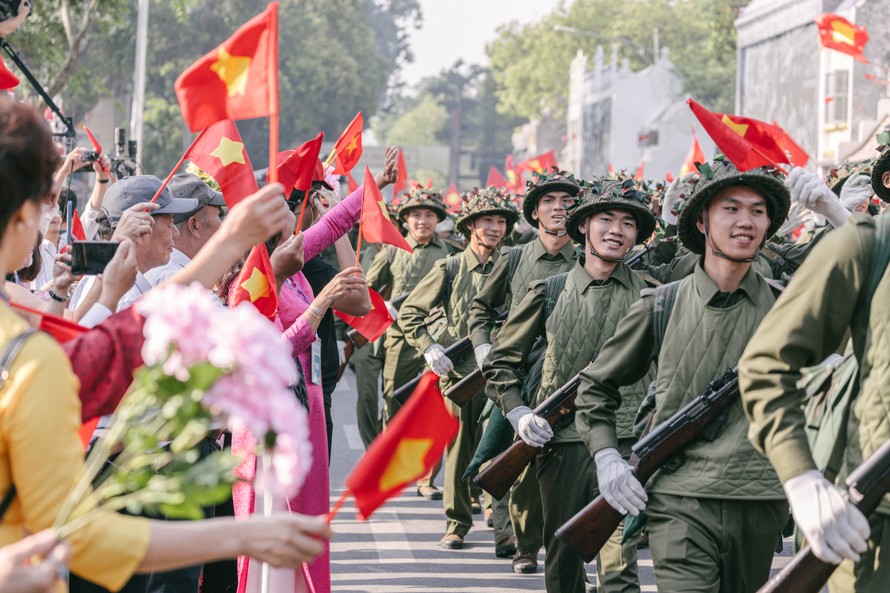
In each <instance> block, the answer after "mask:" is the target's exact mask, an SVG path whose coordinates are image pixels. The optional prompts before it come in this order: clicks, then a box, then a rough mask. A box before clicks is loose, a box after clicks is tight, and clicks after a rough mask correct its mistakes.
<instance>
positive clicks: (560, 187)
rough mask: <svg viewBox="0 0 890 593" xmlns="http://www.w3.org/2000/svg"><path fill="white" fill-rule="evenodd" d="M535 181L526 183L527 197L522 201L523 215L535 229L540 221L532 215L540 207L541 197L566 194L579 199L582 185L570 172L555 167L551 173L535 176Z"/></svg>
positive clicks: (535, 174) (536, 174)
mask: <svg viewBox="0 0 890 593" xmlns="http://www.w3.org/2000/svg"><path fill="white" fill-rule="evenodd" d="M533 175H534V179H531V180H529V181H528V182H527V183H526V192H525V197H524V198H523V200H522V214H523V216H525V219H526V220H527V221H528V223H529V224H530V225H532V226H533V227H536V228H537V226H538V221H537V220H535V219H534V218H532V213H533V212H534V211H535V209H536V208H537V207H538V202H539V201H540V199H541V196H543V195H545V194H548V193H550V192H566V193H567V194H569V195H571V196H573V197H577V196H578V192H580V191H581V184H580V183H579V182H578V181H577V180H576V179H575V176H574V175H573V174H572V173H569V172H568V171H559V170H557V169H556V167H554V168H553V169H551V171H550V172H549V173H548V172H546V171H545V172H543V173H537V172H535V173H534V174H533Z"/></svg>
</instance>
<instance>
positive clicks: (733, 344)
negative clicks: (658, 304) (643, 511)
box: [576, 265, 783, 500]
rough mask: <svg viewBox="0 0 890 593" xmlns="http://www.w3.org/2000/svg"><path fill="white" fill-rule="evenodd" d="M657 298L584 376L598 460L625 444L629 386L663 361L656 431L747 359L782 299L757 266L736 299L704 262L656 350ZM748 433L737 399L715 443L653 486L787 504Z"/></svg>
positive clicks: (644, 304) (584, 406) (687, 454)
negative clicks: (622, 429) (619, 417)
mask: <svg viewBox="0 0 890 593" xmlns="http://www.w3.org/2000/svg"><path fill="white" fill-rule="evenodd" d="M653 293H654V291H649V290H647V291H644V292H643V295H642V298H641V299H640V300H639V301H637V302H636V303H634V304H633V305H632V306H631V308H630V310H629V311H628V313H627V315H626V316H625V317H624V319H622V321H621V322H620V323H619V325H618V328H617V329H616V331H615V334H614V336H612V338H611V339H610V340H609V341H608V342H606V344H605V345H604V346H603V348H602V349H601V350H600V354H599V357H598V358H597V359H596V361H595V362H594V363H593V364H592V365H590V366H588V367H587V368H585V369H584V370H583V371H582V373H581V386H580V388H579V389H578V398H577V400H576V403H577V408H578V411H577V413H576V425H577V427H578V430H579V432H580V433H581V435H582V437H583V439H584V442H585V443H586V444H587V447H588V449H589V450H590V452H591V454H594V453H596V452H597V451H599V450H600V449H604V448H607V447H616V448H617V446H618V441H617V434H616V411H617V410H619V409H620V407H621V404H622V394H621V392H620V391H619V388H620V387H622V386H624V385H630V384H633V383H635V382H637V381H639V380H640V379H641V378H642V377H644V376H645V374H646V372H647V371H648V369H649V365H650V364H651V363H652V361H656V362H657V367H658V371H657V377H656V396H655V397H656V414H655V418H654V421H653V425H658V424H659V423H661V422H663V421H664V420H665V419H667V418H669V417H670V416H671V415H672V414H673V413H674V412H676V411H677V410H678V409H680V408H681V407H682V406H683V405H685V404H686V403H688V402H689V401H690V400H692V399H693V398H695V397H696V396H698V395H699V394H700V393H702V392H703V391H704V390H705V388H706V387H707V385H708V383H709V382H710V381H712V380H713V379H715V378H716V377H718V376H720V375H721V374H722V373H723V372H724V371H726V370H727V369H729V368H732V367H733V366H735V365H736V364H737V363H738V360H739V357H740V356H741V354H742V351H743V350H744V347H745V344H746V343H747V342H748V339H749V338H750V337H751V335H752V334H753V333H754V331H755V330H756V329H757V326H758V325H759V324H760V321H761V320H762V319H763V318H764V317H765V316H766V314H767V312H768V311H769V308H770V307H771V306H772V304H773V303H774V302H775V297H774V295H773V293H772V290H771V289H770V287H769V286H768V285H767V283H766V281H765V280H764V278H763V277H761V276H760V275H759V274H757V273H756V272H755V271H754V270H753V269H749V270H748V273H747V274H746V275H745V277H744V278H743V280H742V282H741V285H740V286H739V288H738V290H736V291H734V292H732V293H729V294H727V293H721V292H720V291H719V288H718V287H717V285H716V284H715V283H714V281H713V280H711V278H710V277H709V276H708V275H707V273H705V271H704V269H703V268H702V266H701V265H697V266H696V267H695V270H694V272H693V274H692V275H691V276H688V277H687V278H685V279H683V280H682V281H680V283H679V285H678V288H677V294H676V300H675V301H674V304H673V308H672V311H671V315H670V320H669V322H668V325H667V328H666V330H665V335H664V341H663V343H662V346H661V348H660V351H656V350H657V346H656V343H655V330H654V328H655V325H654V321H655V315H654V305H655V299H654V296H653ZM747 431H748V421H747V419H746V418H745V416H744V413H743V411H742V406H741V402H738V401H737V402H735V403H734V404H732V405H731V406H730V407H729V409H728V414H727V417H726V420H725V422H724V423H723V425H722V426H721V428H720V429H719V431H718V432H717V434H716V438H715V440H714V441H713V442H708V441H706V440H704V439H698V440H696V441H694V442H693V443H691V444H690V445H689V446H687V447H686V448H685V449H684V451H683V459H684V462H683V463H682V465H679V467H678V468H676V469H675V470H674V471H672V472H670V473H668V472H666V471H662V472H659V473H658V474H656V476H655V477H654V478H653V480H652V482H651V483H650V484H649V486H648V487H647V489H649V490H650V491H652V492H660V493H664V494H674V495H680V496H697V497H703V498H723V499H742V500H778V499H781V498H783V493H782V489H781V486H780V485H779V482H778V480H777V478H776V475H775V473H774V471H773V470H772V468H771V467H770V465H769V463H768V462H767V460H766V459H764V458H763V457H762V456H761V455H760V454H759V453H757V451H755V450H754V448H753V447H752V446H751V443H750V442H748V439H747Z"/></svg>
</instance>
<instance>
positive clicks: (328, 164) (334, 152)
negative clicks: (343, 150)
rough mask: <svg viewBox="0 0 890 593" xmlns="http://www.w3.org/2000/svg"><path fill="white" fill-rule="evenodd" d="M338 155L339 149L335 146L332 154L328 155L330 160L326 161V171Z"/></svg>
mask: <svg viewBox="0 0 890 593" xmlns="http://www.w3.org/2000/svg"><path fill="white" fill-rule="evenodd" d="M336 155H337V147H336V146H334V148H332V149H331V154H329V155H328V158H326V159H325V160H324V168H325V169H327V168H328V167H329V166H330V164H331V162H333V160H334V157H335V156H336Z"/></svg>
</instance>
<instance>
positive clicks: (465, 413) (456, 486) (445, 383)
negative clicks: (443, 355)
mask: <svg viewBox="0 0 890 593" xmlns="http://www.w3.org/2000/svg"><path fill="white" fill-rule="evenodd" d="M458 367H460V368H455V371H453V372H451V373H449V374H448V376H447V377H443V378H442V380H441V382H440V386H441V388H442V393H445V392H446V391H447V390H448V388H449V387H450V386H451V385H453V384H455V383H457V382H458V381H459V380H460V379H461V378H462V377H463V376H465V375H466V374H467V373H468V372H471V371H472V370H473V369H474V368H476V363H475V361H473V360H470V361H469V362H463V363H460V364H458ZM445 404H446V406H447V407H448V409H449V410H450V411H451V413H452V414H453V415H454V417H455V418H457V419H458V420H460V429H459V430H458V432H457V436H456V437H455V438H454V440H453V441H451V443H450V444H449V445H448V447H447V448H446V449H445V489H444V491H443V493H442V502H443V504H444V507H445V518H446V521H447V523H446V527H445V533H446V534H448V533H456V534H457V535H459V536H461V537H463V536H465V535H466V534H467V533H468V532H469V531H470V527H472V526H473V509H472V502H473V494H474V491H475V490H476V488H474V486H475V484H473V482H472V480H461V477H462V476H463V475H464V472H465V471H467V467H468V466H469V465H470V461H471V460H472V459H473V454H474V453H475V452H476V447H478V446H479V440H480V439H481V438H482V424H481V423H480V422H479V415H480V414H482V410H483V409H484V408H485V398H484V397H483V396H482V395H481V394H476V397H474V398H473V399H472V400H471V401H470V402H469V403H468V404H467V405H466V406H464V407H463V408H461V407H460V406H458V405H457V404H455V403H453V402H452V401H451V400H450V399H448V398H445Z"/></svg>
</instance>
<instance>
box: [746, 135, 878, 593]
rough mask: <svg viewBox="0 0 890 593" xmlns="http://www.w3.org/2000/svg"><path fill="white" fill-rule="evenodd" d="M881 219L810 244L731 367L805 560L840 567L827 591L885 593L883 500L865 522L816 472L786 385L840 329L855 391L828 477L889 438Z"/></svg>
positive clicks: (797, 398) (796, 397) (832, 344)
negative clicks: (853, 366) (854, 365)
mask: <svg viewBox="0 0 890 593" xmlns="http://www.w3.org/2000/svg"><path fill="white" fill-rule="evenodd" d="M879 138H880V136H879ZM888 140H890V138H888ZM888 143H890V142H886V141H885V142H883V143H882V144H884V145H885V147H884V150H883V152H882V154H881V156H880V157H879V158H878V160H877V162H876V163H875V166H874V169H873V173H872V185H873V188H874V191H875V193H877V194H878V195H879V196H882V197H883V196H885V195H887V194H886V192H887V189H886V187H885V182H884V180H887V179H890V173H888V170H890V149H888V148H887V147H886V145H887V144H888ZM875 172H877V173H875ZM886 185H890V183H887V184H886ZM888 197H890V196H888ZM888 221H890V219H888V218H887V216H886V215H882V216H879V217H877V218H870V217H868V216H867V215H864V214H856V215H854V216H853V217H852V220H851V221H850V222H848V223H847V224H846V225H844V226H843V227H841V228H840V229H838V230H837V231H835V232H833V233H831V235H830V236H828V237H826V238H825V239H824V241H823V242H822V244H820V245H818V246H816V248H815V249H814V250H813V256H812V259H813V261H811V262H806V263H804V265H803V266H801V268H800V270H799V271H798V272H797V274H796V275H795V280H794V282H793V283H791V284H790V285H789V287H788V290H787V291H786V294H783V295H782V298H780V299H779V301H778V302H777V303H776V306H775V307H774V308H773V310H772V311H771V312H770V314H769V315H768V316H767V318H766V319H764V322H763V323H762V324H761V326H760V328H759V329H758V331H757V333H756V334H755V335H754V337H753V338H752V339H751V342H750V344H748V347H747V349H746V350H745V354H744V356H743V358H742V360H741V362H740V364H739V378H740V383H741V387H742V400H743V402H744V406H745V412H746V413H747V414H748V416H749V418H750V420H751V429H750V431H749V435H750V437H751V441H752V442H753V443H754V445H755V446H756V447H757V448H758V449H759V450H761V451H763V452H764V453H765V454H766V455H767V456H768V457H769V460H770V462H772V464H773V466H774V467H775V469H776V472H777V473H778V475H779V479H780V480H781V481H782V484H783V485H784V489H785V493H786V495H787V496H788V502H789V503H790V505H791V512H792V514H793V515H794V521H795V523H797V526H798V528H799V529H800V530H801V531H802V532H803V534H804V535H805V536H806V539H807V542H808V543H809V544H810V546H811V548H812V550H813V553H814V554H815V555H816V556H817V557H818V558H820V559H822V560H824V561H825V562H830V563H832V564H840V567H839V568H838V569H837V570H836V571H835V572H834V574H833V575H832V577H831V579H830V580H829V591H831V593H841V592H843V593H846V592H852V591H856V592H869V593H872V592H873V593H877V592H882V591H888V590H890V497H886V496H885V497H884V500H883V502H882V504H881V506H880V507H879V508H878V511H877V512H876V513H874V514H873V515H872V516H871V517H869V518H868V519H866V518H865V517H864V516H863V515H862V513H861V512H859V511H858V510H857V509H856V508H855V507H854V506H853V505H852V504H850V503H849V502H847V501H846V500H845V499H844V498H843V493H842V491H841V490H840V489H839V488H838V487H836V486H835V485H834V484H833V483H831V482H829V481H828V480H827V479H826V478H825V477H824V476H823V475H822V473H821V472H819V471H818V469H817V466H816V464H815V463H814V461H813V454H812V452H811V451H810V447H809V444H808V441H807V435H806V433H805V431H804V428H805V426H806V419H805V418H804V415H803V413H802V411H801V407H800V404H801V402H802V400H803V398H804V393H803V392H802V391H801V390H800V389H799V388H798V386H797V383H796V379H797V378H799V377H800V375H801V373H800V370H801V368H803V367H805V366H812V365H814V364H818V363H819V362H820V361H821V360H823V359H824V358H825V357H826V356H827V355H828V354H831V353H832V352H834V351H835V350H836V349H837V348H838V347H839V346H841V345H842V344H843V341H844V340H845V339H846V335H847V331H848V328H849V332H850V334H852V343H853V351H854V353H855V356H856V358H857V359H858V361H859V365H860V371H859V385H860V386H861V388H860V392H859V394H858V397H856V396H854V397H855V400H854V401H855V404H854V406H853V408H852V414H849V422H847V423H846V425H845V430H843V431H841V432H840V435H839V439H838V442H837V443H836V446H835V450H836V451H837V452H838V453H839V454H840V457H841V459H842V461H843V463H842V465H841V466H840V467H834V468H830V469H831V470H832V471H830V472H829V473H830V474H834V473H836V472H837V471H838V470H839V471H840V475H839V476H838V479H839V481H840V480H842V479H843V478H844V477H846V474H847V473H848V472H849V471H850V470H852V469H853V468H855V467H856V466H857V465H859V464H860V463H861V462H862V460H863V459H865V458H867V457H868V456H869V455H871V454H872V453H873V452H874V451H875V450H876V449H877V448H878V447H880V446H881V445H882V444H884V443H885V442H886V441H887V440H888V439H890V422H888V419H890V416H888V413H887V410H888V405H890V388H888V385H887V381H886V377H887V373H888V372H890V356H888V353H890V350H888V348H887V345H886V342H885V341H884V336H885V335H886V334H885V333H884V332H885V331H886V327H887V323H888V320H890V283H888V281H887V276H888V274H887V265H888V262H890V225H888ZM846 413H848V412H846Z"/></svg>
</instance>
